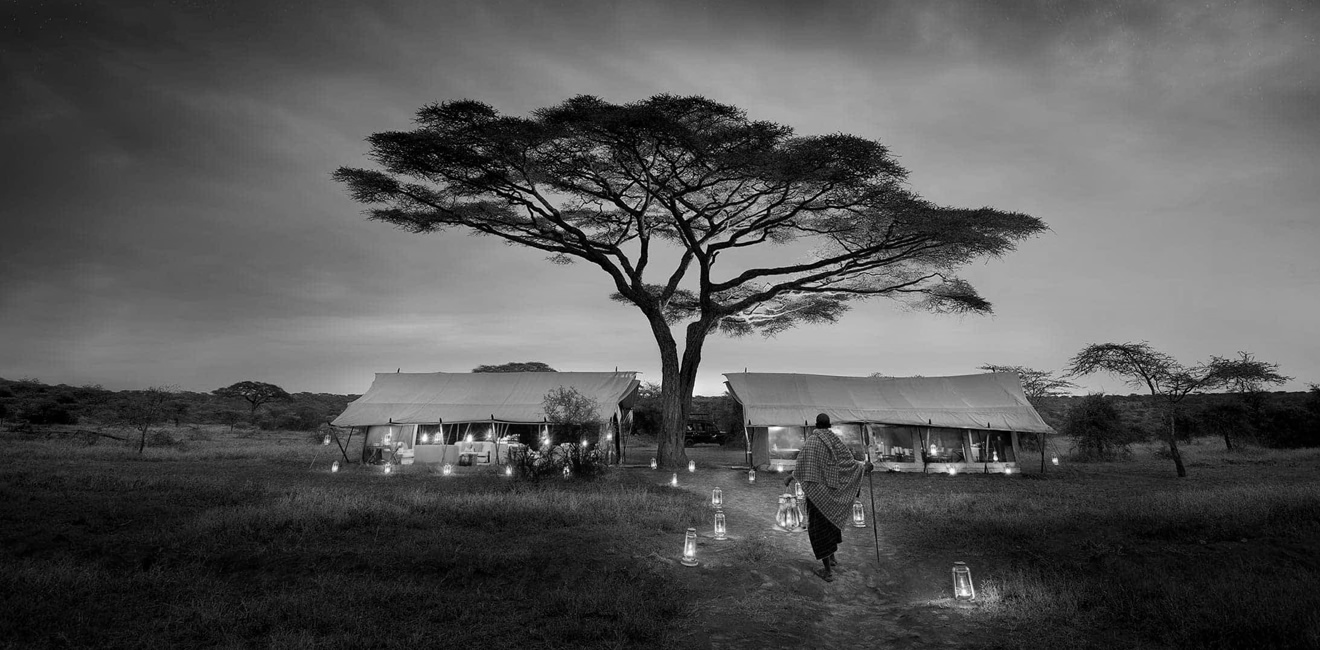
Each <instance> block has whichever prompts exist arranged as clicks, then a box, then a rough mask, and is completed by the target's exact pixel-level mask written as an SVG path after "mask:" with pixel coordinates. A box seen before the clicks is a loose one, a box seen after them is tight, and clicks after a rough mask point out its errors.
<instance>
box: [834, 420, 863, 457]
mask: <svg viewBox="0 0 1320 650" xmlns="http://www.w3.org/2000/svg"><path fill="white" fill-rule="evenodd" d="M830 431H833V432H834V435H836V436H839V440H842V441H843V444H845V445H848V448H849V449H851V450H852V452H853V456H856V457H857V458H865V457H866V443H865V442H864V441H863V440H862V425H860V424H836V425H834V426H832V427H830Z"/></svg>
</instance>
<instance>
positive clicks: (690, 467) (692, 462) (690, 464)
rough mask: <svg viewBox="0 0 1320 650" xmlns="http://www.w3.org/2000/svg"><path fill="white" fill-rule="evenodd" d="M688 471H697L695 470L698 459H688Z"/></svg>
mask: <svg viewBox="0 0 1320 650" xmlns="http://www.w3.org/2000/svg"><path fill="white" fill-rule="evenodd" d="M688 471H689V472H695V471H697V461H695V460H689V461H688Z"/></svg>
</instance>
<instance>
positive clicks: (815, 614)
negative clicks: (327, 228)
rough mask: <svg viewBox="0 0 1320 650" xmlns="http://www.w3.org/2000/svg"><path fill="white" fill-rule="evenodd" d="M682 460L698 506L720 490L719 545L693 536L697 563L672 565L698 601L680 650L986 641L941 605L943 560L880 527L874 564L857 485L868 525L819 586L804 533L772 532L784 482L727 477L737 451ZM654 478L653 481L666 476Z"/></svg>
mask: <svg viewBox="0 0 1320 650" xmlns="http://www.w3.org/2000/svg"><path fill="white" fill-rule="evenodd" d="M688 453H689V457H691V458H694V459H696V460H697V462H698V466H699V467H698V471H697V472H696V473H688V472H680V473H679V487H680V488H681V489H688V490H692V491H694V492H697V493H700V494H702V495H704V497H705V498H709V495H710V492H711V489H712V488H714V487H717V486H718V487H720V488H721V490H722V492H723V496H724V504H725V505H724V513H725V516H726V518H727V521H728V536H729V539H728V540H724V541H718V540H715V539H714V536H713V530H712V526H707V527H706V528H705V529H699V530H698V540H699V541H698V550H697V556H698V561H699V562H700V563H701V565H700V566H698V567H695V568H687V567H682V566H680V565H678V564H677V563H676V562H674V564H675V566H676V567H678V569H679V570H681V573H680V574H679V575H682V576H684V579H685V580H688V581H690V584H689V586H690V587H691V588H692V590H693V591H694V593H699V594H701V595H702V597H701V601H700V602H699V603H698V605H697V606H698V611H699V615H698V620H699V621H700V624H699V628H698V629H693V630H690V631H688V633H687V634H686V635H685V639H684V645H687V646H696V647H712V648H765V647H802V648H845V647H847V648H859V647H867V648H874V647H881V648H946V647H960V646H964V645H977V642H978V641H980V642H984V640H985V639H986V634H987V632H988V631H989V630H987V629H985V626H983V625H979V624H978V623H977V622H976V620H975V609H974V608H972V607H968V606H965V605H963V604H960V603H955V602H954V601H952V600H951V599H950V598H949V597H948V596H949V585H947V584H946V583H948V582H950V579H949V567H950V566H951V565H952V560H951V559H949V558H942V557H923V556H921V555H920V554H913V553H910V552H907V551H905V550H904V549H901V548H899V547H898V546H897V545H896V544H895V543H893V541H892V539H891V536H890V535H887V534H886V531H885V525H884V522H883V521H882V522H881V527H880V531H879V535H878V536H879V548H880V561H879V564H878V565H877V562H876V551H875V549H876V542H875V535H876V532H875V529H874V528H872V524H873V523H874V522H873V521H871V513H870V507H869V504H868V501H869V499H868V495H867V492H866V488H865V487H863V491H862V500H863V504H864V505H867V519H868V521H867V524H868V526H867V527H866V528H852V527H850V528H848V529H847V530H845V531H844V535H843V544H842V545H841V546H840V549H839V552H838V554H837V559H838V561H839V567H840V568H839V569H838V571H837V573H836V574H835V580H834V582H831V583H827V582H825V581H823V580H821V579H820V578H819V577H817V576H816V575H814V574H813V573H812V571H813V569H815V568H817V567H818V566H819V563H817V562H816V560H815V559H814V558H813V556H812V553H811V544H810V542H809V541H808V539H807V535H806V533H805V532H797V533H790V532H785V531H783V530H781V529H779V528H778V527H777V526H775V523H774V516H775V512H776V509H777V503H778V496H779V495H780V494H782V493H783V492H784V491H785V490H784V485H783V481H784V479H785V478H786V475H783V474H779V475H775V474H769V475H767V474H760V475H758V477H757V481H756V483H749V482H748V481H747V475H746V472H745V471H737V470H732V469H728V467H729V466H730V465H734V464H738V463H739V462H740V461H741V460H742V453H741V452H740V451H732V452H731V451H728V450H721V449H719V448H717V447H698V448H694V449H689V450H688ZM634 471H643V472H644V471H649V470H634ZM656 476H657V479H658V480H659V481H661V482H663V481H665V480H667V479H668V478H669V476H670V474H669V473H664V472H656ZM864 486H865V484H864ZM712 513H713V510H712ZM881 514H883V513H881ZM882 519H883V517H882ZM677 550H678V549H677V548H676V549H675V551H677ZM665 559H668V560H669V561H670V562H673V559H669V558H665Z"/></svg>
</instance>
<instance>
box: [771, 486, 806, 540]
mask: <svg viewBox="0 0 1320 650" xmlns="http://www.w3.org/2000/svg"><path fill="white" fill-rule="evenodd" d="M775 523H776V524H778V525H779V527H780V528H783V529H784V530H787V531H794V530H797V529H798V528H801V527H802V511H801V510H798V507H797V499H794V498H793V495H791V494H782V495H780V496H779V511H778V512H776V513H775Z"/></svg>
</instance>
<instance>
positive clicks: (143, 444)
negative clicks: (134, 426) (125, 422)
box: [138, 424, 151, 454]
mask: <svg viewBox="0 0 1320 650" xmlns="http://www.w3.org/2000/svg"><path fill="white" fill-rule="evenodd" d="M150 428H151V425H149V424H148V425H147V426H145V427H142V437H141V438H140V439H139V440H138V453H139V454H141V453H142V450H143V449H146V448H147V429H150Z"/></svg>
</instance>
